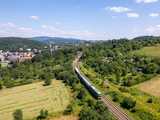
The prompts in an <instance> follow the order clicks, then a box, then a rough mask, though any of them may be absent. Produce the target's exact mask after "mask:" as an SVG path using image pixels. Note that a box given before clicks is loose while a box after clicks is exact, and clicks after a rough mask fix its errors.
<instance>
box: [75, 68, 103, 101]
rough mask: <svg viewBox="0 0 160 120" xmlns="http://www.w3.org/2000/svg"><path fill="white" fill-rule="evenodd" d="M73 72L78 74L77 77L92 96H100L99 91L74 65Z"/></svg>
mask: <svg viewBox="0 0 160 120" xmlns="http://www.w3.org/2000/svg"><path fill="white" fill-rule="evenodd" d="M75 72H76V74H77V75H78V78H79V79H80V81H81V83H82V84H83V85H84V86H85V87H86V88H87V89H88V91H89V92H90V93H91V94H92V96H93V97H94V98H96V99H98V98H99V97H100V96H101V92H100V91H99V90H97V89H96V88H95V87H94V86H93V85H92V84H91V83H90V82H89V80H88V79H87V78H86V77H84V76H83V75H82V74H81V73H80V71H79V69H78V68H77V67H75Z"/></svg>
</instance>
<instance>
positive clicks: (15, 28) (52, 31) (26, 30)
mask: <svg viewBox="0 0 160 120" xmlns="http://www.w3.org/2000/svg"><path fill="white" fill-rule="evenodd" d="M0 36H1V37H6V36H18V37H33V36H57V37H75V38H80V39H100V38H102V39H104V38H106V37H107V35H106V34H103V33H97V32H93V31H88V30H68V29H67V30H66V29H63V28H60V27H55V26H52V25H45V24H44V25H41V26H39V28H31V27H26V26H19V25H16V24H14V23H11V22H8V23H3V24H1V23H0Z"/></svg>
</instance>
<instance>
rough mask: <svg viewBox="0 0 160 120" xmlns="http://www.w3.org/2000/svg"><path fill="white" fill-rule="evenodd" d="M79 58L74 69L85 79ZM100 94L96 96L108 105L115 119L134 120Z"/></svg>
mask: <svg viewBox="0 0 160 120" xmlns="http://www.w3.org/2000/svg"><path fill="white" fill-rule="evenodd" d="M79 58H80V56H79V57H78V58H76V59H75V61H74V65H73V67H74V69H75V70H76V69H78V71H79V72H77V74H78V75H79V76H81V79H82V78H84V79H85V78H86V76H84V75H82V74H80V70H79V64H78V61H79ZM85 81H86V80H85ZM87 83H89V81H87ZM89 85H91V84H90V83H89ZM91 86H92V87H93V85H91ZM91 90H93V91H94V92H95V93H97V92H98V90H97V89H91ZM89 91H90V90H89ZM100 94H101V93H99V92H98V93H97V94H96V95H99V99H100V101H102V102H103V103H104V105H106V107H107V108H108V110H109V111H110V112H111V113H112V114H113V115H114V116H115V118H116V119H117V120H133V119H132V118H130V117H129V116H128V114H127V113H125V111H124V110H123V109H121V108H120V107H119V106H117V105H116V104H115V103H113V102H112V101H111V100H110V99H109V98H108V97H106V96H104V95H102V94H101V95H100ZM92 95H93V94H92ZM94 97H95V96H94Z"/></svg>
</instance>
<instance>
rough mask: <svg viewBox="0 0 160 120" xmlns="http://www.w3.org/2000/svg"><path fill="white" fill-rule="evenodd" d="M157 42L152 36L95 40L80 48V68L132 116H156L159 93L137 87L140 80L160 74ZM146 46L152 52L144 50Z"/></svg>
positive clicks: (146, 119) (151, 119)
mask: <svg viewBox="0 0 160 120" xmlns="http://www.w3.org/2000/svg"><path fill="white" fill-rule="evenodd" d="M159 44H160V37H152V36H149V37H147V36H145V37H138V38H135V39H133V40H127V39H120V40H111V41H106V42H97V43H94V44H92V45H90V47H88V48H85V47H84V48H83V53H84V54H83V57H82V65H81V70H82V71H83V72H84V73H85V75H86V76H88V77H89V78H90V80H91V81H92V82H93V83H94V85H96V86H97V87H99V89H101V90H102V92H103V93H104V94H105V95H106V96H109V97H110V98H111V99H112V100H113V101H114V102H117V103H118V104H119V105H120V106H121V107H122V108H124V109H126V110H128V112H129V114H131V115H132V116H133V118H134V119H135V120H159V119H160V112H159V110H160V108H159V104H160V102H159V101H160V100H159V97H158V96H153V95H154V94H148V93H150V92H147V90H146V91H145V90H143V91H141V89H139V88H140V87H139V84H140V83H142V82H145V81H148V80H151V79H152V78H154V77H156V76H157V77H158V76H159V74H160V58H159V57H158V54H159V53H158V52H157V51H156V50H159ZM148 49H150V50H152V54H155V55H154V56H153V55H150V54H151V52H150V54H148V53H146V52H147V50H148ZM153 49H154V51H153ZM144 50H145V51H144ZM141 52H143V54H142V53H141ZM145 53H146V54H145ZM157 77H156V79H157ZM149 83H150V85H152V84H151V83H152V82H149ZM155 83H156V81H154V85H152V89H154V86H155ZM157 84H158V79H157ZM142 85H143V84H142ZM147 85H148V83H146V86H147ZM143 86H144V85H143ZM143 86H141V87H143ZM144 87H145V86H144ZM155 87H156V86H155ZM146 89H148V88H146ZM157 89H158V88H157ZM146 92H147V93H146Z"/></svg>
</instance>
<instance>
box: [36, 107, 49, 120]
mask: <svg viewBox="0 0 160 120" xmlns="http://www.w3.org/2000/svg"><path fill="white" fill-rule="evenodd" d="M47 117H48V110H43V109H42V110H41V111H40V115H38V116H37V120H44V119H46V118H47Z"/></svg>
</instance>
